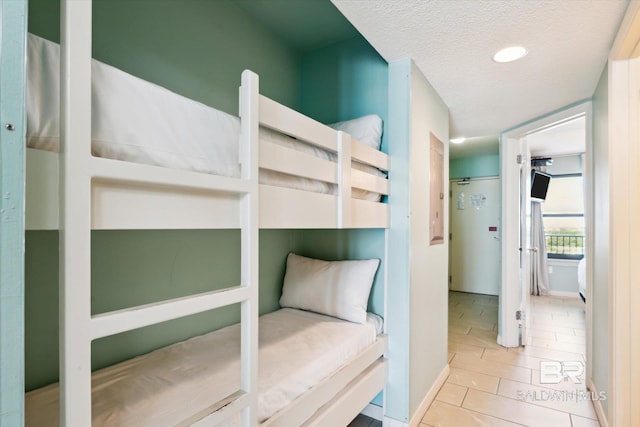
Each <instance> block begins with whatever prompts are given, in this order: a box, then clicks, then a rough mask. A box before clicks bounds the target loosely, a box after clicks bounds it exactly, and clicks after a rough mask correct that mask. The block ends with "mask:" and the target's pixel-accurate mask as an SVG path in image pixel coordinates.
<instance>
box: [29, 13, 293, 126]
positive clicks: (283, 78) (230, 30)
mask: <svg viewBox="0 0 640 427" xmlns="http://www.w3.org/2000/svg"><path fill="white" fill-rule="evenodd" d="M59 3H60V2H57V1H51V0H31V1H30V2H29V31H30V32H32V33H34V34H37V35H39V36H41V37H44V38H46V39H49V40H52V41H55V42H59V41H60V28H59V23H60V20H59V16H60V5H59ZM175 31H179V33H180V37H176V35H175ZM93 57H94V58H96V59H98V60H100V61H103V62H105V63H107V64H109V65H113V66H114V67H117V68H120V69H121V70H124V71H126V72H128V73H130V74H133V75H135V76H138V77H140V78H142V79H145V80H148V81H150V82H153V83H156V84H158V85H160V86H163V87H166V88H167V89H169V90H172V91H174V92H176V93H179V94H181V95H184V96H186V97H188V98H191V99H195V100H197V101H200V102H202V103H204V104H207V105H211V106H213V107H215V108H217V109H220V110H223V111H226V112H227V113H230V114H236V115H237V113H238V87H239V86H240V74H241V73H242V71H243V70H244V69H251V70H252V71H254V72H256V73H257V74H258V75H259V76H260V92H261V93H262V94H264V95H267V96H269V97H270V98H273V99H275V100H276V101H279V102H281V103H283V104H285V105H288V106H289V107H292V108H297V107H298V105H297V102H298V99H299V93H298V91H299V85H298V82H299V79H300V76H299V72H300V70H299V58H298V54H297V53H296V52H294V51H293V49H291V48H289V47H288V46H287V45H286V44H285V43H284V42H282V41H281V40H280V39H279V38H277V37H276V36H274V35H273V34H272V33H270V32H269V31H268V30H267V29H266V28H265V27H264V26H263V25H262V24H260V23H259V22H257V21H255V20H254V19H253V18H251V17H250V16H249V14H247V12H245V11H244V10H242V9H241V8H239V7H238V6H237V5H235V4H234V3H233V1H230V0H216V1H202V0H183V1H175V0H136V1H129V0H94V1H93Z"/></svg>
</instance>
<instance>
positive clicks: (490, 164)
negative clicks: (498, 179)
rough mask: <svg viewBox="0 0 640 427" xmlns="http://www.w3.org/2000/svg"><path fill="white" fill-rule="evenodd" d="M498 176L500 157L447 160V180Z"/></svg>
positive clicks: (488, 155) (496, 155) (486, 156)
mask: <svg viewBox="0 0 640 427" xmlns="http://www.w3.org/2000/svg"><path fill="white" fill-rule="evenodd" d="M499 175H500V155H499V154H485V155H482V156H474V157H464V158H461V159H451V160H449V179H458V178H479V177H484V176H499Z"/></svg>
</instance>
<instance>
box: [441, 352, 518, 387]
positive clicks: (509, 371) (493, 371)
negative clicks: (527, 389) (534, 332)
mask: <svg viewBox="0 0 640 427" xmlns="http://www.w3.org/2000/svg"><path fill="white" fill-rule="evenodd" d="M451 367H452V368H459V369H466V370H468V371H473V372H479V373H483V374H487V375H492V376H495V377H501V378H508V379H510V380H514V381H520V382H524V383H528V382H529V381H531V369H529V368H523V367H521V366H515V365H505V364H503V363H500V362H494V361H492V360H486V359H478V358H477V357H473V356H467V355H463V354H456V355H455V357H454V358H453V360H452V361H451Z"/></svg>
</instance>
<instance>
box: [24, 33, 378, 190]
mask: <svg viewBox="0 0 640 427" xmlns="http://www.w3.org/2000/svg"><path fill="white" fill-rule="evenodd" d="M91 71H92V97H91V104H92V106H91V108H92V124H91V125H92V136H91V138H92V143H91V151H92V154H93V155H94V156H97V157H106V158H110V159H114V160H124V161H129V162H135V163H143V164H149V165H155V166H163V167H169V168H175V169H183V170H189V171H195V172H202V173H209V174H214V175H221V176H227V177H234V178H239V177H240V164H239V157H238V156H239V155H238V147H239V135H240V119H239V118H238V117H235V116H233V115H230V114H227V113H225V112H223V111H220V110H217V109H215V108H212V107H209V106H207V105H204V104H202V103H200V102H197V101H194V100H192V99H189V98H186V97H184V96H182V95H178V94H176V93H174V92H171V91H169V90H167V89H165V88H163V87H161V86H158V85H155V84H153V83H150V82H148V81H146V80H143V79H140V78H138V77H135V76H133V75H131V74H128V73H125V72H124V71H122V70H119V69H117V68H115V67H112V66H110V65H107V64H104V63H102V62H99V61H96V60H95V59H94V60H92V61H91ZM26 104H27V146H28V147H30V148H35V149H41V150H48V151H59V149H60V141H59V134H60V128H59V122H60V114H59V108H60V46H59V45H58V44H56V43H53V42H50V41H48V40H45V39H43V38H41V37H38V36H35V35H33V34H29V35H28V46H27V100H26ZM380 126H381V125H380ZM260 138H261V139H265V140H268V141H270V142H273V143H276V144H278V145H281V146H285V147H288V148H292V149H295V150H297V151H301V152H304V153H307V154H310V155H313V156H316V157H320V158H323V159H326V160H332V161H335V160H336V155H335V154H333V153H329V152H327V151H324V150H322V149H320V148H316V147H314V146H311V145H309V144H306V143H303V142H301V141H298V140H296V139H293V138H290V137H288V136H285V135H283V134H280V133H277V132H274V131H271V130H269V129H264V128H261V129H260ZM353 167H355V168H357V169H360V170H363V171H365V172H368V173H373V174H375V175H377V176H385V174H384V173H383V172H381V171H379V170H378V169H376V168H373V167H370V166H366V165H363V164H360V163H356V162H354V163H353ZM260 183H261V184H267V185H274V186H278V187H288V188H295V189H299V190H305V191H313V192H318V193H325V194H337V188H336V186H335V185H334V184H330V183H326V182H323V181H316V180H311V179H307V178H301V177H296V176H292V175H287V174H283V173H280V172H276V171H271V170H261V171H260ZM353 197H355V198H359V199H365V200H370V201H379V200H380V195H379V194H377V193H371V192H367V191H363V190H358V189H354V191H353Z"/></svg>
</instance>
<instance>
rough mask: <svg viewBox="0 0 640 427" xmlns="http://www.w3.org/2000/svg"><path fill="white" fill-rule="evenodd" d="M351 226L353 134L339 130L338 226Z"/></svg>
mask: <svg viewBox="0 0 640 427" xmlns="http://www.w3.org/2000/svg"><path fill="white" fill-rule="evenodd" d="M350 227H351V136H350V135H349V134H348V133H345V132H342V131H339V132H338V228H350Z"/></svg>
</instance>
